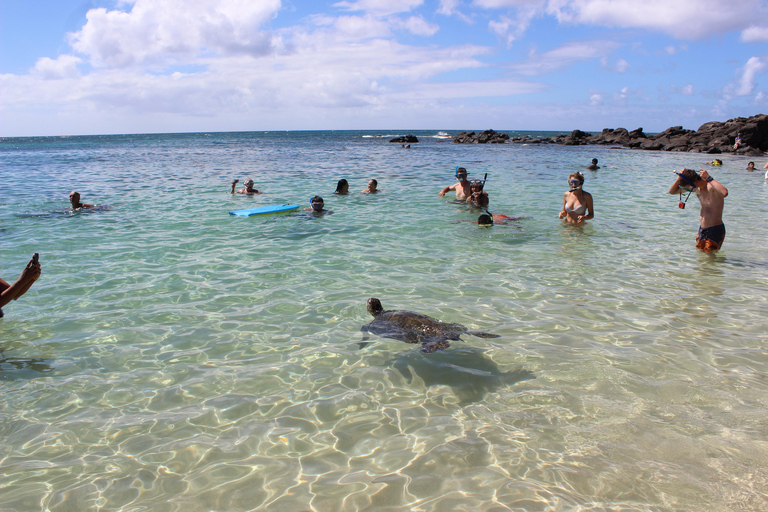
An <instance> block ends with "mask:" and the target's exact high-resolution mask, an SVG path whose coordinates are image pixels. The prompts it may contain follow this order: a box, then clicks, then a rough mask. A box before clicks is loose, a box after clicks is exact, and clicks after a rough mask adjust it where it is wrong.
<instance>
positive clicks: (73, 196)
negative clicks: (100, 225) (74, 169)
mask: <svg viewBox="0 0 768 512" xmlns="http://www.w3.org/2000/svg"><path fill="white" fill-rule="evenodd" d="M69 202H70V203H72V209H73V210H79V209H80V208H93V205H92V204H84V203H81V202H80V192H78V191H76V190H73V191H72V192H70V193H69Z"/></svg>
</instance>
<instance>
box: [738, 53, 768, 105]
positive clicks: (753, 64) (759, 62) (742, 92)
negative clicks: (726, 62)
mask: <svg viewBox="0 0 768 512" xmlns="http://www.w3.org/2000/svg"><path fill="white" fill-rule="evenodd" d="M767 64H768V63H766V61H764V60H763V59H761V58H760V57H751V58H750V59H749V60H748V61H747V63H746V64H745V65H744V67H743V68H742V74H741V77H740V78H739V79H738V80H737V82H736V85H737V86H736V90H735V93H734V94H736V96H749V95H750V94H752V92H753V91H754V90H755V77H756V75H758V74H760V73H762V72H763V71H764V70H765V69H766V66H767Z"/></svg>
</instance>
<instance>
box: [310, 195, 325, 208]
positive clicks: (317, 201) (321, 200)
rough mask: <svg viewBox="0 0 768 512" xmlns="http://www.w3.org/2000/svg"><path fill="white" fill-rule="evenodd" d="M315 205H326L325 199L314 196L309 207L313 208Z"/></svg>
mask: <svg viewBox="0 0 768 512" xmlns="http://www.w3.org/2000/svg"><path fill="white" fill-rule="evenodd" d="M315 203H323V204H325V201H323V198H322V197H320V196H313V197H312V199H310V200H309V205H310V206H312V205H313V204H315Z"/></svg>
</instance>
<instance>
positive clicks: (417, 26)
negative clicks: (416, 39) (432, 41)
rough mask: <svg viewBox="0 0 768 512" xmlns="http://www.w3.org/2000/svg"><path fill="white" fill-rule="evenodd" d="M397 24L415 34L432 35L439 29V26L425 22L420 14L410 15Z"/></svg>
mask: <svg viewBox="0 0 768 512" xmlns="http://www.w3.org/2000/svg"><path fill="white" fill-rule="evenodd" d="M398 25H400V26H401V27H402V28H403V29H405V30H407V31H408V32H410V33H412V34H415V35H417V36H433V35H435V34H436V33H437V31H438V30H440V27H438V26H437V25H435V24H433V23H429V22H427V21H426V20H425V19H424V18H422V17H421V16H410V17H409V18H408V19H406V20H403V21H401V22H399V23H398Z"/></svg>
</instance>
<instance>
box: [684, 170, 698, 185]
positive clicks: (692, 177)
mask: <svg viewBox="0 0 768 512" xmlns="http://www.w3.org/2000/svg"><path fill="white" fill-rule="evenodd" d="M680 174H682V175H683V176H685V177H686V178H688V181H690V182H691V183H696V182H697V181H699V180H700V179H701V176H699V173H697V172H696V171H694V170H693V169H683V170H682V172H681V173H680Z"/></svg>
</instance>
